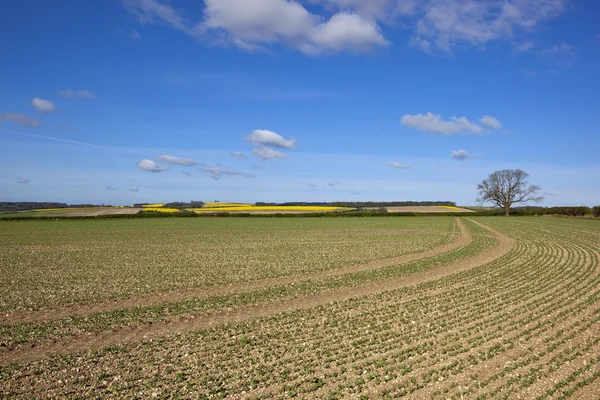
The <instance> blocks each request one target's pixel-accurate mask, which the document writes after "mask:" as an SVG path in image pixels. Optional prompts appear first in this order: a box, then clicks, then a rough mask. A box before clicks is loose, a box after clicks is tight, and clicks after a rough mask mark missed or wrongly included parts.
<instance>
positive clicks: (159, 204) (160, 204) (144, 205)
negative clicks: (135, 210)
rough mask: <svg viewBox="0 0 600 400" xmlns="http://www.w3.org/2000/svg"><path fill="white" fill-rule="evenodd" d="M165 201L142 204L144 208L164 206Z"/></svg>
mask: <svg viewBox="0 0 600 400" xmlns="http://www.w3.org/2000/svg"><path fill="white" fill-rule="evenodd" d="M164 205H165V203H156V204H142V208H158V207H164Z"/></svg>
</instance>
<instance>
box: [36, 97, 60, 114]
mask: <svg viewBox="0 0 600 400" xmlns="http://www.w3.org/2000/svg"><path fill="white" fill-rule="evenodd" d="M31 104H32V105H33V106H34V107H35V109H36V110H37V112H40V113H46V112H53V111H56V107H55V106H54V103H52V102H51V101H50V100H44V99H40V98H39V97H35V98H34V99H33V100H31Z"/></svg>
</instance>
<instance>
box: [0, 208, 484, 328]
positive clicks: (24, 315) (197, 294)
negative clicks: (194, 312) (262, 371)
mask: <svg viewBox="0 0 600 400" xmlns="http://www.w3.org/2000/svg"><path fill="white" fill-rule="evenodd" d="M456 223H457V226H458V235H455V237H454V239H453V240H452V241H451V242H449V243H446V244H443V245H441V246H439V247H435V248H432V249H428V250H426V251H423V252H420V253H411V254H405V255H402V256H398V257H393V258H386V259H382V260H375V261H371V262H368V263H364V264H358V265H353V266H350V267H346V268H338V269H334V270H327V271H322V272H315V273H310V274H302V275H293V276H283V277H278V278H268V279H262V280H260V281H255V282H247V283H238V284H230V285H224V286H214V287H208V288H195V289H190V290H181V291H172V292H162V293H153V294H149V295H145V296H137V297H134V298H129V299H121V300H114V301H106V302H101V303H94V304H86V305H81V304H76V305H72V306H66V307H61V308H54V309H43V310H36V311H23V312H15V313H13V314H8V313H7V314H5V315H4V316H1V317H0V323H2V324H16V323H24V322H41V321H49V320H54V319H61V318H67V317H70V316H79V315H88V314H94V313H99V312H107V311H114V310H119V309H123V308H134V307H146V306H152V305H155V304H160V303H171V302H177V301H184V300H190V299H201V298H206V297H211V296H217V295H223V294H231V293H243V292H250V291H254V290H260V289H265V288H268V287H271V286H277V285H287V284H292V283H298V282H302V281H307V280H311V279H323V278H330V277H334V276H340V275H347V274H352V273H356V272H362V271H368V270H374V269H379V268H385V267H390V266H393V265H400V264H406V263H409V262H413V261H418V260H422V259H425V258H430V257H436V256H439V255H441V254H445V253H450V252H453V251H456V250H458V249H460V248H462V247H465V246H467V245H468V244H469V243H471V241H472V240H473V239H472V237H471V235H470V233H469V232H468V230H467V229H466V228H465V227H464V225H463V223H462V222H461V221H460V220H459V219H456Z"/></svg>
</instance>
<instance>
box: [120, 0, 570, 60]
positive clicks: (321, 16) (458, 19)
mask: <svg viewBox="0 0 600 400" xmlns="http://www.w3.org/2000/svg"><path fill="white" fill-rule="evenodd" d="M123 2H124V4H125V7H126V8H127V9H128V10H129V11H130V12H131V13H132V14H134V15H136V16H137V18H138V20H139V21H140V22H141V23H157V24H163V25H167V26H170V27H171V28H173V29H176V30H179V31H181V32H184V33H185V34H187V35H190V36H192V37H194V38H212V39H213V40H216V41H217V42H220V43H226V44H233V45H235V46H237V47H239V48H241V49H245V50H250V51H252V50H263V51H264V50H267V51H268V50H269V49H271V48H273V47H276V46H278V45H283V46H287V47H290V48H293V49H296V50H299V51H301V52H303V53H305V54H321V53H335V52H363V51H370V50H372V49H375V48H379V47H383V46H386V45H387V44H389V41H388V40H387V39H386V38H385V37H384V34H383V32H382V30H381V26H386V27H391V28H394V27H400V28H404V29H408V30H411V31H412V32H413V33H412V38H411V39H410V43H411V44H413V45H414V46H416V47H417V48H419V49H421V50H423V51H426V52H428V53H434V52H445V53H450V52H452V51H453V50H454V49H455V48H457V47H460V48H466V47H477V48H481V47H483V46H485V45H486V44H487V43H489V42H493V41H500V40H508V41H510V42H512V43H522V44H521V45H517V51H519V49H521V50H520V51H523V49H525V50H528V49H529V48H530V44H529V42H528V41H527V40H526V39H525V38H523V37H524V36H526V35H528V34H530V33H532V32H534V31H535V30H536V29H537V28H538V27H539V26H540V25H541V24H543V23H544V22H545V21H548V20H550V19H552V18H554V17H556V16H558V15H560V14H561V13H563V12H564V11H565V10H566V9H567V6H568V2H569V0H535V1H534V0H205V1H204V4H205V7H204V9H203V18H202V19H201V20H196V21H192V20H190V19H188V18H186V17H185V15H186V12H185V10H178V9H175V8H173V7H171V6H170V5H168V1H167V0H123ZM183 4H185V3H183ZM305 4H309V5H310V6H307V7H308V8H307V7H305V6H304V5H305Z"/></svg>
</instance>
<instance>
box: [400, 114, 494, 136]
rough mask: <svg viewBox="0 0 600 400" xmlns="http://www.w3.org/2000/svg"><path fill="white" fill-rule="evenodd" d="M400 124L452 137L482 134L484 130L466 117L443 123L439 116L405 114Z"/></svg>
mask: <svg viewBox="0 0 600 400" xmlns="http://www.w3.org/2000/svg"><path fill="white" fill-rule="evenodd" d="M401 122H402V123H403V124H404V125H406V126H410V127H411V128H415V129H418V130H420V131H426V132H429V133H433V134H435V135H454V134H457V133H462V134H470V133H475V134H477V133H482V132H483V131H484V129H483V128H482V127H481V126H479V125H477V124H476V123H474V122H471V121H469V120H468V119H467V118H466V117H460V118H457V117H451V118H450V120H449V121H444V120H443V119H442V117H441V116H440V115H434V114H432V113H430V112H428V113H427V114H425V115H423V114H414V115H411V114H406V115H404V116H403V117H402V120H401Z"/></svg>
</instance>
